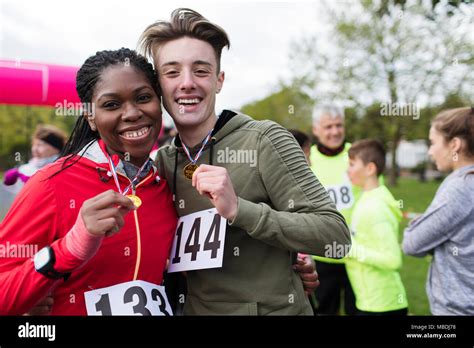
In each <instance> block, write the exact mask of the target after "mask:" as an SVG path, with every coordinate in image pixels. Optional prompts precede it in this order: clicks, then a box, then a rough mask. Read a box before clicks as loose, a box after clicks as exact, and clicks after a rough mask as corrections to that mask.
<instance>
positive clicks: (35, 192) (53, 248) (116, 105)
mask: <svg viewBox="0 0 474 348" xmlns="http://www.w3.org/2000/svg"><path fill="white" fill-rule="evenodd" d="M77 92H78V94H79V97H80V99H81V101H82V103H84V105H87V106H88V107H86V108H85V110H84V112H83V116H82V117H80V118H79V119H78V121H77V123H76V125H75V128H74V130H73V132H72V135H71V137H70V139H69V141H68V143H67V144H66V147H65V149H64V151H63V153H62V155H63V157H61V158H60V159H59V160H58V161H57V162H55V163H53V164H51V165H48V166H47V167H44V168H43V169H41V170H40V171H39V172H38V173H37V174H36V175H34V176H33V177H32V178H31V179H30V180H29V181H28V183H27V184H26V186H25V187H24V189H23V190H22V191H21V192H20V194H19V195H18V196H17V198H16V200H15V201H14V203H13V205H12V207H11V209H10V211H9V212H8V214H7V216H6V217H5V219H4V221H3V223H2V224H1V225H0V246H2V245H3V248H0V315H18V314H23V313H25V312H27V311H29V310H30V309H31V308H33V307H34V306H35V305H36V304H37V303H38V302H39V301H41V300H42V299H44V298H45V297H46V296H51V297H53V300H54V305H53V308H52V314H53V315H54V314H55V315H86V314H96V315H107V314H109V315H110V314H145V315H146V314H164V315H167V314H170V310H169V304H168V303H167V301H166V300H165V299H166V297H165V295H164V291H163V288H162V287H161V286H160V284H161V282H162V278H163V272H164V269H165V265H166V259H167V257H168V255H169V250H170V247H171V243H172V239H173V235H174V231H175V228H176V221H177V217H176V213H175V210H174V206H173V203H172V197H171V194H170V192H169V190H168V186H167V184H166V182H164V180H160V178H159V176H158V174H157V170H156V168H155V166H154V165H153V162H152V161H151V160H150V159H149V153H150V151H151V149H152V146H153V143H154V142H155V140H156V139H157V137H158V132H159V129H160V127H161V107H160V100H159V97H158V91H157V86H156V75H155V72H154V70H153V67H152V66H151V65H150V64H149V63H148V62H147V61H146V60H145V59H144V58H143V57H141V56H139V55H137V54H136V53H135V52H134V51H131V50H129V49H124V48H122V49H120V50H117V51H102V52H97V54H96V55H94V56H92V57H90V58H88V59H87V60H86V62H85V63H84V64H83V66H82V67H81V69H80V70H79V71H78V74H77ZM31 250H33V251H34V252H28V251H31ZM2 252H3V253H2Z"/></svg>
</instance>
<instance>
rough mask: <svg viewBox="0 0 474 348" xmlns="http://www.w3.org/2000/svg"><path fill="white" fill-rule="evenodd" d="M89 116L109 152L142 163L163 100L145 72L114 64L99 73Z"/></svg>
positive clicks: (154, 133)
mask: <svg viewBox="0 0 474 348" xmlns="http://www.w3.org/2000/svg"><path fill="white" fill-rule="evenodd" d="M92 102H93V103H94V105H95V116H94V117H93V118H89V119H88V122H89V125H90V126H91V128H92V129H93V130H94V129H96V130H97V131H98V132H99V134H100V137H101V139H102V140H103V141H104V143H105V145H106V146H107V150H108V152H109V153H110V154H118V155H119V156H120V157H121V158H122V159H124V158H125V160H127V161H129V162H131V163H133V164H135V165H136V166H141V165H142V164H143V163H144V161H145V160H146V159H147V158H148V156H149V154H150V151H151V149H152V147H153V144H154V143H155V141H156V139H157V138H158V133H159V130H160V127H161V115H162V114H161V106H160V100H159V98H158V96H157V95H156V93H155V91H154V90H153V88H152V86H151V85H150V82H149V80H148V79H147V78H146V76H145V74H144V73H143V72H141V71H140V70H138V69H137V68H135V67H133V65H130V66H125V65H113V66H110V67H108V68H106V69H104V71H102V73H101V75H100V81H99V82H98V83H97V85H96V86H95V88H94V94H93V96H92Z"/></svg>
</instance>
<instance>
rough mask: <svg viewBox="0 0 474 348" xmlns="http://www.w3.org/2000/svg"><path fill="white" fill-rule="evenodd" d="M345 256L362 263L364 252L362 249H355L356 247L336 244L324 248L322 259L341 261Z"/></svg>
mask: <svg viewBox="0 0 474 348" xmlns="http://www.w3.org/2000/svg"><path fill="white" fill-rule="evenodd" d="M345 256H347V257H351V258H355V259H358V260H360V261H364V260H365V251H364V249H363V248H361V247H357V245H355V246H354V245H351V244H338V243H336V242H332V244H326V245H325V246H324V257H328V258H332V259H342V258H343V257H345Z"/></svg>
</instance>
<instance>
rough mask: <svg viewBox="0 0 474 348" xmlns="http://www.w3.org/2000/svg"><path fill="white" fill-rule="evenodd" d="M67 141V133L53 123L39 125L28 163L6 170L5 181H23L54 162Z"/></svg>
mask: <svg viewBox="0 0 474 348" xmlns="http://www.w3.org/2000/svg"><path fill="white" fill-rule="evenodd" d="M65 143H66V134H65V133H64V132H63V131H62V130H61V129H59V128H57V127H55V126H53V125H38V126H37V127H36V130H35V132H34V134H33V137H32V144H31V155H32V158H31V159H30V160H29V161H28V163H26V164H23V165H21V166H19V167H18V168H12V169H10V170H7V171H6V172H5V177H4V178H3V183H4V184H5V185H7V186H11V185H14V184H15V183H16V182H17V181H18V179H20V180H21V181H22V182H23V183H25V182H27V181H28V179H29V178H30V177H31V176H32V175H33V174H34V173H36V172H37V171H38V170H39V169H41V168H42V167H44V166H45V165H47V164H49V163H52V162H54V161H55V160H56V159H57V158H58V156H59V153H60V152H61V150H62V149H63V147H64V144H65Z"/></svg>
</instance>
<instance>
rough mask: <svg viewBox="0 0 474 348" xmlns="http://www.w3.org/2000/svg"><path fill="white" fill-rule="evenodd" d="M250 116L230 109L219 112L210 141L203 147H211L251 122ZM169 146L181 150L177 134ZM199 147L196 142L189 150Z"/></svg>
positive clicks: (193, 150) (196, 149)
mask: <svg viewBox="0 0 474 348" xmlns="http://www.w3.org/2000/svg"><path fill="white" fill-rule="evenodd" d="M252 121H253V120H252V118H250V117H249V116H247V115H244V114H242V113H239V112H236V111H231V110H223V111H222V113H221V114H220V116H219V118H218V119H217V122H216V125H215V127H214V130H213V131H212V133H211V136H212V138H211V141H209V142H208V144H206V146H205V147H204V149H207V148H208V147H211V146H212V145H213V144H216V143H218V142H219V141H221V140H222V139H224V138H225V137H226V136H227V135H229V134H230V133H232V132H233V131H234V130H236V129H238V128H241V127H242V126H243V125H244V124H246V123H249V122H252ZM171 146H172V147H173V148H175V149H178V152H182V151H183V145H182V144H181V139H180V138H179V135H177V136H176V137H175V138H174V139H173V141H172V142H171ZM200 148H201V144H198V145H196V146H194V147H192V148H191V149H190V150H191V152H196V151H198V150H199V149H200Z"/></svg>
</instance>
